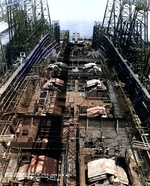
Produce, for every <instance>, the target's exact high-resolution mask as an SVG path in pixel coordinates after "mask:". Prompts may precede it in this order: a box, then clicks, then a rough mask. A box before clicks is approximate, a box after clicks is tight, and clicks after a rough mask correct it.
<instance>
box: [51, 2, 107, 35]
mask: <svg viewBox="0 0 150 186" xmlns="http://www.w3.org/2000/svg"><path fill="white" fill-rule="evenodd" d="M48 3H49V10H50V17H51V21H53V20H59V24H60V29H61V30H70V34H73V33H74V32H78V33H80V36H92V34H93V26H94V22H95V21H97V22H102V20H103V17H104V12H105V7H106V3H107V0H74V1H73V0H48Z"/></svg>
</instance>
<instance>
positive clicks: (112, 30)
mask: <svg viewBox="0 0 150 186" xmlns="http://www.w3.org/2000/svg"><path fill="white" fill-rule="evenodd" d="M149 6H150V0H145V1H143V0H108V1H107V5H106V10H105V14H104V19H103V22H102V28H101V30H102V32H103V33H104V34H106V35H107V36H108V37H109V38H110V39H111V40H112V41H113V44H114V45H115V47H117V48H118V49H119V50H120V52H121V53H122V54H123V56H124V57H125V58H126V59H127V60H128V61H129V62H130V64H131V66H132V67H133V69H134V71H135V72H136V73H137V72H139V71H140V72H142V74H144V75H145V76H148V71H149V70H148V68H147V66H149V49H148V12H149ZM145 69H147V70H145ZM149 69H150V66H149Z"/></svg>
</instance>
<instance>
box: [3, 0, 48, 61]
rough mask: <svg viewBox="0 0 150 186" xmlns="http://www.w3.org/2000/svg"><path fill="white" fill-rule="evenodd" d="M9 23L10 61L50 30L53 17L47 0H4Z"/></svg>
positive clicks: (28, 48) (8, 50)
mask: <svg viewBox="0 0 150 186" xmlns="http://www.w3.org/2000/svg"><path fill="white" fill-rule="evenodd" d="M2 5H3V8H2V9H1V10H3V12H4V9H5V12H6V15H7V18H8V25H9V41H10V45H9V47H8V48H7V53H9V54H10V53H11V55H9V56H12V58H11V59H9V63H12V62H11V61H12V59H13V58H15V59H16V57H17V56H19V55H20V52H26V53H27V52H28V51H29V50H30V49H31V48H32V47H33V46H34V45H35V44H36V43H37V42H38V41H39V39H40V37H41V36H43V35H44V34H46V33H47V32H50V28H51V19H50V13H49V7H48V1H47V0H9V1H8V0H3V3H2Z"/></svg>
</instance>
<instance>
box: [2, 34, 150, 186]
mask: <svg viewBox="0 0 150 186" xmlns="http://www.w3.org/2000/svg"><path fill="white" fill-rule="evenodd" d="M50 37H51V36H50V34H47V35H45V36H44V37H43V38H42V39H41V40H40V41H39V43H38V44H37V45H36V46H35V48H34V49H33V50H32V51H31V53H30V54H29V55H28V56H27V57H26V59H25V60H24V61H23V63H22V64H21V66H20V67H19V68H18V69H17V70H16V71H15V72H14V74H13V75H12V76H11V77H10V78H9V79H8V81H7V82H6V83H5V84H4V85H3V86H2V87H1V88H0V94H1V97H0V107H1V113H0V116H1V118H0V119H1V120H0V132H1V136H0V183H2V185H39V186H40V185H50V186H53V185H59V186H63V185H64V186H69V185H70V186H74V185H80V186H88V185H95V186H100V185H112V184H114V185H135V186H137V185H139V186H140V185H141V186H142V185H146V184H148V180H149V169H150V161H149V158H150V156H149V150H150V147H149V120H148V118H149V112H150V108H149V107H150V99H149V98H150V96H149V94H148V92H147V91H146V89H145V88H144V87H143V86H142V84H141V83H140V82H139V80H138V78H137V77H136V75H135V74H134V73H133V72H132V70H131V68H130V67H129V66H128V64H127V63H126V61H125V60H124V59H123V57H122V56H121V55H120V53H119V52H118V51H117V49H116V48H115V47H114V46H113V44H112V43H111V41H110V40H109V39H108V38H107V37H106V36H103V38H102V43H101V47H100V49H98V50H96V51H95V50H94V49H92V47H91V45H92V39H90V38H79V37H77V38H75V39H74V38H73V41H72V42H70V41H69V32H68V31H65V32H64V35H63V37H62V39H61V42H60V45H58V44H57V42H53V43H49V38H50Z"/></svg>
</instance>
